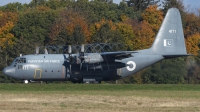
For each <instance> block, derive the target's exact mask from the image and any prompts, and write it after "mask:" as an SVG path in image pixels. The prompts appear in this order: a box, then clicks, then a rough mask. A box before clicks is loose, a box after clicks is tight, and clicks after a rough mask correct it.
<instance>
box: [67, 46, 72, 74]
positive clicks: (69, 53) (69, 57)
mask: <svg viewBox="0 0 200 112" xmlns="http://www.w3.org/2000/svg"><path fill="white" fill-rule="evenodd" d="M71 54H72V47H71V45H69V46H68V55H69V56H68V61H69V71H70V72H71V63H72V60H71V58H72V55H71Z"/></svg>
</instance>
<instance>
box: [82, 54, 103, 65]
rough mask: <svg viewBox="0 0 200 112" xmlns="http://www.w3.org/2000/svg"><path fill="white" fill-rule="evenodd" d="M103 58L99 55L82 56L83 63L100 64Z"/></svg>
mask: <svg viewBox="0 0 200 112" xmlns="http://www.w3.org/2000/svg"><path fill="white" fill-rule="evenodd" d="M103 61H104V60H103V58H102V56H101V55H100V54H99V53H88V54H87V53H85V54H84V61H83V62H84V63H89V64H92V63H100V62H103Z"/></svg>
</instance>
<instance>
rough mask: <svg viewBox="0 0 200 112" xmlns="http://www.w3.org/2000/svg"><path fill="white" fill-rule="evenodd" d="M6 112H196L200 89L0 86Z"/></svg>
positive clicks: (199, 106)
mask: <svg viewBox="0 0 200 112" xmlns="http://www.w3.org/2000/svg"><path fill="white" fill-rule="evenodd" d="M0 111H3V112H4V111H6V112H16V111H20V112H23V111H24V112H25V111H30V112H55V111H56V112H63V111H65V112H94V111H95V112H128V111H136V112H147V111H148V112H191V111H193V112H198V111H200V85H137V84H134V85H112V84H28V85H24V84H0Z"/></svg>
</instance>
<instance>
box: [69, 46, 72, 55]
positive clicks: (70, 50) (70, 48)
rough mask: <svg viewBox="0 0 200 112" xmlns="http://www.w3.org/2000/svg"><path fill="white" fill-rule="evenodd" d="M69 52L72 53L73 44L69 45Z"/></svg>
mask: <svg viewBox="0 0 200 112" xmlns="http://www.w3.org/2000/svg"><path fill="white" fill-rule="evenodd" d="M68 53H69V54H71V53H72V47H71V45H69V46H68Z"/></svg>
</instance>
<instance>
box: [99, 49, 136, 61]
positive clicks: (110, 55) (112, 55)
mask: <svg viewBox="0 0 200 112" xmlns="http://www.w3.org/2000/svg"><path fill="white" fill-rule="evenodd" d="M131 53H136V52H123V51H122V52H105V53H101V56H102V58H103V59H104V60H107V61H111V60H112V61H113V60H115V59H118V60H121V59H124V58H129V57H132V55H131Z"/></svg>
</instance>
